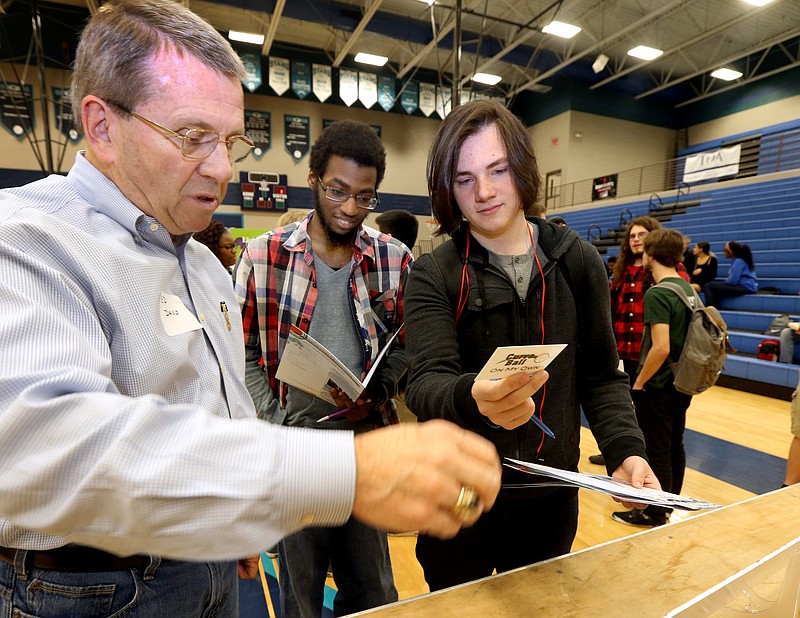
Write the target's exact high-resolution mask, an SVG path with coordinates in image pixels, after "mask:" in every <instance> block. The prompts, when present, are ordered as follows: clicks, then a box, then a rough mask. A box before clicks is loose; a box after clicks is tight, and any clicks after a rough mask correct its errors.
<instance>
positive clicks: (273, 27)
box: [261, 0, 286, 56]
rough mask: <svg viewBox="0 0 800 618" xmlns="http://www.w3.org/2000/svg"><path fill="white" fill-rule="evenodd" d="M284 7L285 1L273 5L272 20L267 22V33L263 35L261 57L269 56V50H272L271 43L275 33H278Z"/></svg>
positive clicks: (280, 0) (281, 0)
mask: <svg viewBox="0 0 800 618" xmlns="http://www.w3.org/2000/svg"><path fill="white" fill-rule="evenodd" d="M285 6H286V0H278V1H277V2H276V3H275V10H274V11H273V12H272V19H270V20H269V28H267V33H266V34H265V35H264V44H263V45H262V46H261V55H262V56H269V50H270V49H272V43H273V42H274V41H275V33H276V32H277V31H278V23H279V22H280V21H281V16H282V15H283V9H284V7H285Z"/></svg>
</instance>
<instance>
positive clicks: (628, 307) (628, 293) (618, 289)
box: [611, 266, 645, 361]
mask: <svg viewBox="0 0 800 618" xmlns="http://www.w3.org/2000/svg"><path fill="white" fill-rule="evenodd" d="M644 280H645V270H644V267H643V266H628V267H627V268H625V271H624V272H623V273H622V278H621V279H620V281H619V283H617V284H616V285H613V286H612V288H611V322H612V324H613V326H614V337H615V338H616V340H617V353H618V354H619V357H620V358H621V359H623V360H627V361H638V360H639V352H640V351H641V349H642V333H643V332H644V292H645V290H644Z"/></svg>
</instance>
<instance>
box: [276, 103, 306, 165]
mask: <svg viewBox="0 0 800 618" xmlns="http://www.w3.org/2000/svg"><path fill="white" fill-rule="evenodd" d="M310 127H311V121H310V119H309V117H308V116H293V115H291V114H284V115H283V139H284V144H285V147H286V151H287V152H288V153H289V154H290V155H292V158H293V159H295V160H297V161H299V160H300V159H302V158H303V157H304V156H306V154H307V153H308V149H309V147H310V143H311V129H310Z"/></svg>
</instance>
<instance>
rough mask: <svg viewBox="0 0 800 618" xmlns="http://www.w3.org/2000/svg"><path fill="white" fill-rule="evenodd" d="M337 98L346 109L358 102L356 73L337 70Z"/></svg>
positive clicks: (347, 70) (349, 70) (350, 70)
mask: <svg viewBox="0 0 800 618" xmlns="http://www.w3.org/2000/svg"><path fill="white" fill-rule="evenodd" d="M339 98H340V99H341V100H342V102H343V103H344V104H345V105H347V106H348V107H350V106H351V105H352V104H353V103H355V102H356V101H358V71H353V70H352V69H339Z"/></svg>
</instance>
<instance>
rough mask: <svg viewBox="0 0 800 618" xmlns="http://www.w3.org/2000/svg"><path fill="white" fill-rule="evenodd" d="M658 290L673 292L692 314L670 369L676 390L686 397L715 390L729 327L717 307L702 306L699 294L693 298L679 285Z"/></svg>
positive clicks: (667, 285)
mask: <svg viewBox="0 0 800 618" xmlns="http://www.w3.org/2000/svg"><path fill="white" fill-rule="evenodd" d="M655 287H662V288H666V289H668V290H671V291H673V292H674V293H675V294H677V295H678V297H679V298H680V299H681V300H682V301H683V304H684V305H686V307H687V308H688V309H689V311H691V312H692V315H691V317H690V318H689V328H688V330H687V331H686V340H685V341H684V343H683V350H682V351H681V356H680V358H679V359H678V362H677V363H671V365H670V368H671V369H672V374H673V375H674V376H675V380H674V385H675V389H676V390H678V391H680V392H681V393H686V394H687V395H698V394H700V393H702V392H703V391H705V390H707V389H708V388H709V387H711V386H714V384H715V383H716V381H717V378H718V377H719V374H720V373H721V372H722V367H723V365H724V364H725V359H726V358H727V356H728V355H727V352H726V351H725V347H726V343H727V341H728V325H727V324H725V320H723V319H722V316H721V315H720V314H719V311H717V310H716V308H714V307H706V306H705V305H703V303H702V301H701V300H700V297H699V296H698V295H697V292H695V291H694V290H692V292H693V298H691V299H690V298H689V296H688V295H687V294H686V291H685V290H684V289H683V288H682V287H681V286H680V285H678V284H677V283H673V282H671V281H662V282H661V283H659V284H658V285H656V286H655Z"/></svg>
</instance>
